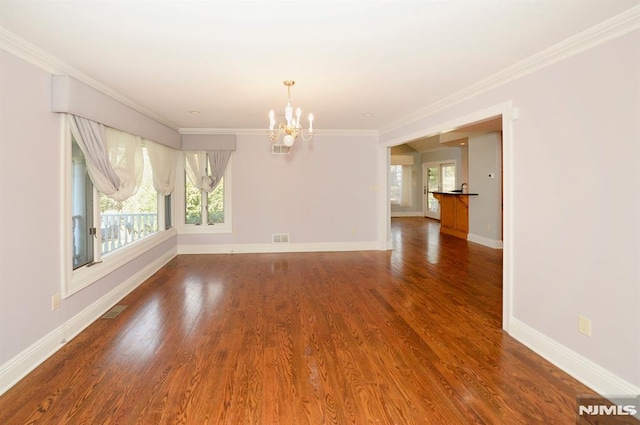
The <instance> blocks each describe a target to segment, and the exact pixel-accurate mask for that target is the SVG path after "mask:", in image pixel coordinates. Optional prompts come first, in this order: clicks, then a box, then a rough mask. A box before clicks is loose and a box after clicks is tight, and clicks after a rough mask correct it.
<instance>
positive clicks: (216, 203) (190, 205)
mask: <svg viewBox="0 0 640 425" xmlns="http://www.w3.org/2000/svg"><path fill="white" fill-rule="evenodd" d="M184 180H185V188H184V191H185V198H186V203H185V224H224V177H223V178H222V180H221V181H220V183H218V186H217V187H216V188H215V189H214V190H213V191H212V192H209V193H207V192H205V191H204V190H200V189H198V188H197V187H195V186H194V185H193V183H192V182H191V180H190V179H188V178H186V176H185V179H184ZM202 217H206V218H207V219H206V220H204V221H203V220H202Z"/></svg>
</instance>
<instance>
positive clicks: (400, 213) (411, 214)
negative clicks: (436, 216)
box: [391, 211, 424, 217]
mask: <svg viewBox="0 0 640 425" xmlns="http://www.w3.org/2000/svg"><path fill="white" fill-rule="evenodd" d="M391 217H424V213H423V212H422V211H391Z"/></svg>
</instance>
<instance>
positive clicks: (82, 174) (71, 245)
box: [60, 116, 179, 297]
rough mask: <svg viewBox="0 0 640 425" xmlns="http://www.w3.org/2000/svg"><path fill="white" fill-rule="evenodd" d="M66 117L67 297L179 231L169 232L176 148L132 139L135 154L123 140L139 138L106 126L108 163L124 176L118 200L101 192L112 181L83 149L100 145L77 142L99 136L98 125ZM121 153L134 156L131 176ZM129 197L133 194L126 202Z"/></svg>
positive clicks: (64, 234) (64, 222)
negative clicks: (132, 176)
mask: <svg viewBox="0 0 640 425" xmlns="http://www.w3.org/2000/svg"><path fill="white" fill-rule="evenodd" d="M68 118H69V119H68V120H66V124H67V131H66V135H67V136H66V137H67V139H66V143H65V144H64V145H65V151H66V157H67V158H69V160H68V161H67V166H66V167H65V168H64V170H63V171H64V180H65V181H66V182H67V183H66V185H65V187H66V189H65V199H66V202H65V205H66V208H65V209H66V212H65V214H63V215H62V217H63V220H62V222H61V224H60V236H61V238H62V240H64V241H65V242H64V243H65V249H64V251H63V253H64V254H63V255H62V258H63V261H64V263H63V264H64V265H63V269H64V273H65V279H63V284H62V288H61V289H62V296H63V297H68V296H69V295H71V294H74V293H76V292H78V291H79V290H81V289H83V288H86V287H87V286H89V285H91V284H92V283H94V282H96V281H97V280H98V279H101V278H102V277H104V276H106V275H108V274H109V273H111V272H113V271H115V270H117V269H118V268H120V267H122V266H123V265H125V264H126V263H128V262H130V261H131V260H132V259H134V258H136V257H138V256H140V255H142V254H144V253H145V252H148V250H149V249H151V248H153V247H155V246H158V245H159V244H161V243H163V242H164V241H167V240H169V239H170V238H171V237H172V236H174V235H175V234H176V233H177V232H176V231H175V230H172V229H171V227H172V223H173V216H174V215H173V209H172V206H173V204H172V198H175V197H172V196H171V192H172V190H173V187H174V180H175V179H174V177H175V175H176V172H177V169H176V168H177V166H178V165H179V164H178V151H176V150H175V149H171V148H168V147H165V146H162V145H159V144H157V143H154V142H152V141H149V140H144V141H141V139H140V138H138V139H136V140H132V143H133V144H134V145H135V146H137V148H136V150H131V151H129V150H128V149H127V148H126V147H123V146H122V144H121V143H120V142H121V141H122V140H124V139H126V140H130V139H129V138H135V136H132V135H127V134H126V133H123V132H120V133H122V134H124V135H126V137H125V136H122V137H121V136H119V135H118V134H114V133H113V132H112V130H113V129H109V128H107V136H106V137H107V140H109V143H108V144H107V148H108V149H109V162H111V163H112V164H116V165H115V166H113V168H114V169H113V170H112V171H115V172H116V174H118V173H120V174H119V175H120V176H121V182H120V186H119V188H118V190H119V191H120V190H122V192H119V195H116V197H117V196H121V198H122V199H123V201H121V202H117V201H114V200H113V199H111V198H108V197H106V196H104V195H102V194H100V193H99V191H98V189H97V188H98V187H106V188H107V190H110V189H109V186H108V184H107V183H108V182H107V183H105V182H106V179H107V178H106V177H105V174H104V173H103V169H102V168H101V166H98V165H96V162H95V159H93V162H92V158H88V157H86V156H85V152H84V151H83V149H85V150H87V152H90V154H91V155H93V154H94V153H95V152H96V149H99V148H100V146H96V140H95V139H92V140H91V141H90V142H87V141H85V140H79V141H78V140H77V139H76V137H83V136H84V135H88V139H91V137H92V136H91V134H94V135H95V134H97V133H96V131H95V130H96V129H97V127H98V126H99V124H97V123H95V122H91V121H89V120H86V121H81V120H82V118H79V117H73V116H68ZM80 126H82V130H80ZM113 131H115V132H117V130H113ZM92 132H93V133H92ZM110 132H111V134H109V133H110ZM79 135H80V136H79ZM110 137H111V138H110ZM123 137H124V139H123ZM128 137H129V138H128ZM98 142H100V143H101V141H99V140H98ZM140 142H142V145H140ZM81 146H83V147H82V148H81ZM126 146H131V143H129V142H126ZM140 147H141V149H140ZM92 149H93V150H92ZM123 152H125V155H129V154H130V153H131V154H132V155H134V156H135V159H134V160H135V161H136V169H135V172H134V173H133V174H132V173H131V171H130V169H129V168H127V164H125V163H123V162H122V155H121V153H123ZM135 152H137V153H135ZM152 164H153V165H152ZM140 170H142V173H139V171H140ZM131 175H135V176H136V177H137V178H139V182H140V184H139V185H138V181H136V182H135V184H134V182H133V181H132V180H133V179H131V178H129V179H128V180H127V178H126V176H131ZM94 179H95V181H93V180H94ZM136 180H137V179H136ZM96 182H97V183H96ZM135 187H138V189H137V190H136V189H135ZM156 189H157V190H156ZM111 193H112V192H111ZM131 193H133V195H131V196H129V197H128V198H126V195H127V194H131ZM164 194H167V195H166V196H165V195H164ZM69 218H71V220H69Z"/></svg>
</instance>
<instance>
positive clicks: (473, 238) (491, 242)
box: [467, 233, 502, 249]
mask: <svg viewBox="0 0 640 425" xmlns="http://www.w3.org/2000/svg"><path fill="white" fill-rule="evenodd" d="M467 240H468V241H469V242H475V243H479V244H480V245H484V246H488V247H489V248H494V249H502V241H498V240H495V239H489V238H485V237H484V236H479V235H475V234H473V233H469V234H468V235H467Z"/></svg>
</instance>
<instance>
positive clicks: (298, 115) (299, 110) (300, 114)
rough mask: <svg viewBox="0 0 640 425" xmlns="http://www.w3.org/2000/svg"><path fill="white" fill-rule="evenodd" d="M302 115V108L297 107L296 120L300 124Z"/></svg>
mask: <svg viewBox="0 0 640 425" xmlns="http://www.w3.org/2000/svg"><path fill="white" fill-rule="evenodd" d="M301 116H302V109H300V108H298V109H296V122H297V123H298V125H300V117H301Z"/></svg>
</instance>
